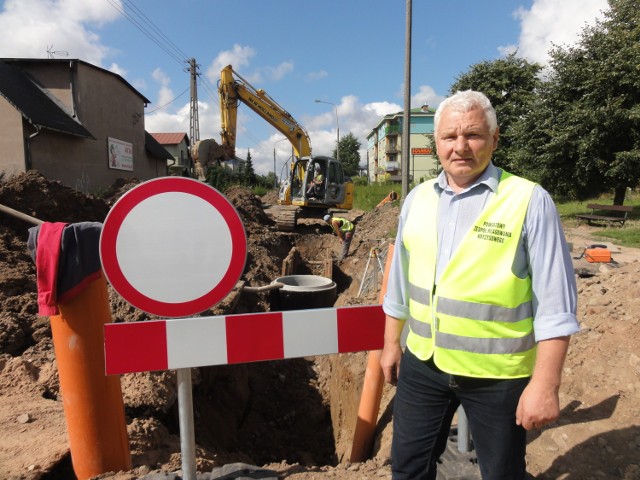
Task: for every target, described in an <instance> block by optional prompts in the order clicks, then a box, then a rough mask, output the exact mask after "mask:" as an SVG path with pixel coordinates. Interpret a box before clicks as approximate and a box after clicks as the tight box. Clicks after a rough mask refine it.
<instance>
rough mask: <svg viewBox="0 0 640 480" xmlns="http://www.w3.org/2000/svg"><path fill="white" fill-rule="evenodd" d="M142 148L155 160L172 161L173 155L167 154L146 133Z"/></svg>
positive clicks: (151, 136) (150, 135)
mask: <svg viewBox="0 0 640 480" xmlns="http://www.w3.org/2000/svg"><path fill="white" fill-rule="evenodd" d="M144 148H145V150H146V151H147V152H149V153H150V154H151V155H153V156H154V157H156V158H162V159H166V160H173V155H171V154H170V153H169V152H167V151H166V150H165V149H164V147H163V146H162V145H160V144H159V143H158V142H157V140H156V139H155V138H153V135H152V134H150V133H149V132H147V131H145V132H144Z"/></svg>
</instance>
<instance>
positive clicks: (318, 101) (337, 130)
mask: <svg viewBox="0 0 640 480" xmlns="http://www.w3.org/2000/svg"><path fill="white" fill-rule="evenodd" d="M316 103H327V104H329V105H333V108H334V109H335V112H336V132H337V139H338V140H337V142H336V160H338V161H340V124H339V123H338V106H337V105H336V104H335V103H333V102H325V101H324V100H316Z"/></svg>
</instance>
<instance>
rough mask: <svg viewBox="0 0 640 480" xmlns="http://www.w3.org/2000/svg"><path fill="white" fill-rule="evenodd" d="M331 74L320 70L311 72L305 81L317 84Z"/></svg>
mask: <svg viewBox="0 0 640 480" xmlns="http://www.w3.org/2000/svg"><path fill="white" fill-rule="evenodd" d="M328 76H329V74H328V73H327V72H326V71H325V70H318V71H317V72H309V73H307V74H306V75H305V77H304V79H305V81H307V82H315V81H318V80H322V79H323V78H326V77H328Z"/></svg>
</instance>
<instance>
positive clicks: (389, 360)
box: [380, 315, 404, 385]
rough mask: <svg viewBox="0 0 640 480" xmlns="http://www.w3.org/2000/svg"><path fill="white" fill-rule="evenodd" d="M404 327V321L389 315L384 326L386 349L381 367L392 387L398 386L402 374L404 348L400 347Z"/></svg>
mask: <svg viewBox="0 0 640 480" xmlns="http://www.w3.org/2000/svg"><path fill="white" fill-rule="evenodd" d="M403 327H404V320H398V319H397V318H393V317H390V316H389V315H387V317H386V320H385V324H384V347H383V348H382V354H381V355H380V366H381V367H382V373H383V374H384V379H385V381H387V382H388V383H390V384H391V385H397V384H398V373H400V359H401V358H402V347H401V346H400V334H401V333H402V328H403Z"/></svg>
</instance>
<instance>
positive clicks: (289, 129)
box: [218, 65, 311, 158]
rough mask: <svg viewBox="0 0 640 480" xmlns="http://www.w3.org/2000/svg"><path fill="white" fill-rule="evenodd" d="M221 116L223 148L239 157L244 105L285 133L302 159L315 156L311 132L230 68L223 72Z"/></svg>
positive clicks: (220, 87) (231, 154) (219, 88)
mask: <svg viewBox="0 0 640 480" xmlns="http://www.w3.org/2000/svg"><path fill="white" fill-rule="evenodd" d="M218 93H219V94H220V116H221V119H222V131H221V132H220V136H221V139H222V147H223V148H224V149H225V150H226V152H227V153H228V154H229V155H230V156H229V158H234V157H235V147H236V124H237V115H238V103H239V102H242V103H244V104H245V105H247V106H248V107H249V108H250V109H252V110H253V111H254V112H256V113H257V114H258V115H260V116H261V117H262V118H264V119H265V120H266V121H267V122H269V123H270V124H271V125H272V126H273V127H275V128H276V129H277V130H278V131H279V132H281V133H282V134H283V135H284V136H285V137H287V139H289V142H290V143H291V145H292V147H293V151H294V153H295V155H296V156H297V157H298V158H302V157H308V156H310V155H311V142H310V140H309V135H308V134H307V131H306V130H305V129H304V128H303V127H302V126H301V125H300V124H298V122H296V120H295V119H294V118H293V117H292V116H291V114H289V112H287V111H286V110H285V109H284V108H282V107H281V106H280V105H278V103H277V102H276V101H275V100H274V99H273V98H271V97H270V96H269V95H267V93H266V92H265V91H264V90H262V89H259V90H257V89H255V88H254V87H253V86H251V84H249V82H247V81H246V80H245V79H244V78H242V77H241V76H240V75H239V74H238V73H237V72H235V71H234V70H233V68H232V66H231V65H227V66H226V67H224V68H223V69H222V71H221V72H220V83H219V85H218Z"/></svg>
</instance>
